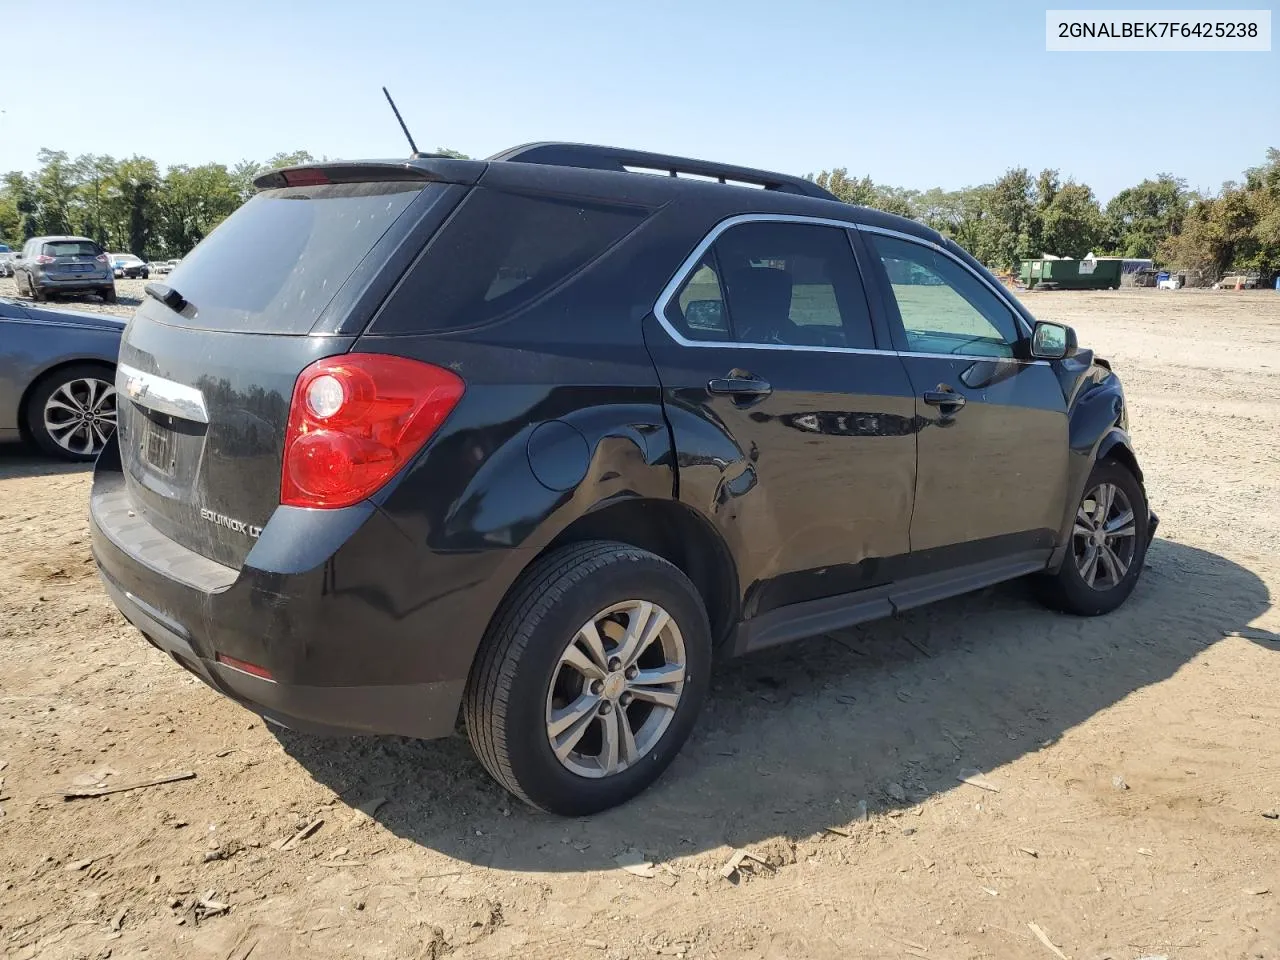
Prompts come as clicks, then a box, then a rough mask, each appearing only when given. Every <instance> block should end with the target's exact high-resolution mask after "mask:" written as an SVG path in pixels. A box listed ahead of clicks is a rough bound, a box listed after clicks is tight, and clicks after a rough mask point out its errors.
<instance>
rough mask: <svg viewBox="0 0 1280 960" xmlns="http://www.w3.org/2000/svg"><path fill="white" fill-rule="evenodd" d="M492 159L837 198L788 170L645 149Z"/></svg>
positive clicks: (536, 149)
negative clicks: (698, 179)
mask: <svg viewBox="0 0 1280 960" xmlns="http://www.w3.org/2000/svg"><path fill="white" fill-rule="evenodd" d="M489 159H490V160H511V161H516V162H518V163H544V164H550V165H553V166H561V167H585V168H587V169H589V170H613V171H617V172H619V173H621V172H636V170H639V171H643V172H653V173H665V174H667V175H668V176H671V177H676V176H679V175H680V174H682V173H683V174H690V175H692V176H695V177H709V178H711V179H713V180H718V181H719V182H720V183H737V184H751V185H754V186H758V187H764V189H766V190H777V191H778V192H779V193H798V194H800V195H802V196H806V197H817V198H819V199H821V200H835V199H836V197H835V196H834V195H833V194H832V193H830V192H829V191H827V190H824V189H823V188H822V187H820V186H818V185H817V184H816V183H814V182H813V181H812V180H805V179H804V178H803V177H792V176H788V175H787V174H785V173H770V172H769V171H768V170H753V169H751V168H750V167H735V166H732V165H730V164H727V163H711V162H709V161H707V160H693V159H690V158H689V157H673V156H668V155H667V154H664V153H649V152H647V151H645V150H624V149H622V148H619V147H598V146H594V145H591V144H585V143H552V142H547V143H526V144H523V145H521V146H518V147H512V148H510V149H509V150H504V151H502V152H501V153H497V154H494V155H493V156H492V157H489Z"/></svg>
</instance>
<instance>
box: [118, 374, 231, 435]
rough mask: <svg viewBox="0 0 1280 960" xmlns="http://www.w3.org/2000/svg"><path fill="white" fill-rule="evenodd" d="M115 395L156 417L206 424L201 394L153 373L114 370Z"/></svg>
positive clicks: (207, 418)
mask: <svg viewBox="0 0 1280 960" xmlns="http://www.w3.org/2000/svg"><path fill="white" fill-rule="evenodd" d="M116 393H118V394H119V395H120V396H123V397H128V398H129V399H130V400H132V401H133V402H134V403H136V404H137V405H138V406H140V407H146V408H147V409H148V410H155V411H156V412H157V413H167V414H169V415H170V416H174V417H180V418H182V419H183V420H194V421H196V422H197V423H208V422H209V411H208V410H207V409H206V408H205V405H204V394H202V393H201V392H200V391H199V390H197V389H196V388H195V387H188V386H187V385H186V384H184V383H177V382H175V381H173V380H166V379H165V378H164V377H160V376H156V375H155V374H154V373H143V372H142V371H141V370H138V369H137V368H136V367H131V366H129V365H128V364H125V363H122V364H119V365H118V366H117V367H116Z"/></svg>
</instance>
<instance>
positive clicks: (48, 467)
mask: <svg viewBox="0 0 1280 960" xmlns="http://www.w3.org/2000/svg"><path fill="white" fill-rule="evenodd" d="M92 469H93V463H92V461H90V462H87V463H68V462H67V461H65V460H58V459H57V458H55V457H50V456H48V455H46V454H43V453H41V452H40V451H39V450H37V449H36V447H35V446H34V445H33V444H29V443H26V442H24V441H21V440H15V441H6V442H3V443H0V480H8V479H15V480H21V479H25V478H27V477H52V476H59V475H61V474H67V473H83V472H84V471H86V470H92Z"/></svg>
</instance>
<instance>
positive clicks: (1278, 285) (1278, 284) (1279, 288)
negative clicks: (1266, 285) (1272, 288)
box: [1276, 274, 1280, 293]
mask: <svg viewBox="0 0 1280 960" xmlns="http://www.w3.org/2000/svg"><path fill="white" fill-rule="evenodd" d="M1276 293H1280V274H1277V275H1276Z"/></svg>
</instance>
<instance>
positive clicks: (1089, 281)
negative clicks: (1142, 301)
mask: <svg viewBox="0 0 1280 960" xmlns="http://www.w3.org/2000/svg"><path fill="white" fill-rule="evenodd" d="M1123 269H1124V261H1123V260H1121V259H1120V258H1119V257H1116V258H1114V259H1113V258H1110V257H1108V258H1106V259H1100V260H1023V261H1022V270H1021V271H1020V272H1019V274H1018V278H1019V279H1020V280H1021V281H1022V283H1023V285H1024V286H1026V288H1027V289H1028V290H1030V289H1032V288H1034V287H1043V288H1044V289H1046V290H1106V289H1112V290H1115V289H1118V288H1119V287H1120V274H1121V272H1122V271H1123Z"/></svg>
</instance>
